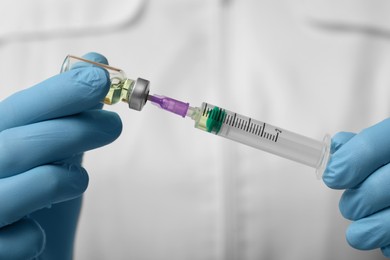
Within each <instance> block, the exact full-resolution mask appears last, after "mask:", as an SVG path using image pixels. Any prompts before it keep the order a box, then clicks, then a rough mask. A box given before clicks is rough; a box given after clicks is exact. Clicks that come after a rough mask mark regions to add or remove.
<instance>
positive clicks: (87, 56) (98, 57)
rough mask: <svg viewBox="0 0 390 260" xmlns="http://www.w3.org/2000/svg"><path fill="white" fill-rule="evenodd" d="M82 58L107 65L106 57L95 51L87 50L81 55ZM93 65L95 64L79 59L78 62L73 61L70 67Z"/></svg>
mask: <svg viewBox="0 0 390 260" xmlns="http://www.w3.org/2000/svg"><path fill="white" fill-rule="evenodd" d="M82 58H84V59H86V60H89V61H93V62H97V63H101V64H105V65H108V60H107V58H106V57H104V56H103V55H101V54H99V53H96V52H89V53H87V54H85V55H83V56H82ZM93 66H96V65H93V64H91V63H87V62H82V61H80V62H77V63H74V64H73V65H72V67H71V68H70V69H77V68H82V67H93Z"/></svg>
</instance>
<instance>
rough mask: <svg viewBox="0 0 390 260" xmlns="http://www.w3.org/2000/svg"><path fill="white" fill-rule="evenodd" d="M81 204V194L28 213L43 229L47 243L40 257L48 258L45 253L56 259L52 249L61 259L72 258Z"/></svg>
mask: <svg viewBox="0 0 390 260" xmlns="http://www.w3.org/2000/svg"><path fill="white" fill-rule="evenodd" d="M81 206H82V196H80V197H77V198H75V199H72V200H68V201H65V202H61V203H57V204H55V205H53V206H52V207H51V208H45V209H41V210H38V211H36V212H34V213H32V214H30V217H31V218H33V219H34V220H35V221H37V222H38V223H39V225H41V227H42V229H43V230H44V231H45V235H46V241H47V243H46V247H45V248H46V249H45V251H43V253H42V254H41V255H40V257H41V258H42V259H49V257H48V256H47V255H50V257H51V258H50V259H54V260H56V259H57V258H55V257H54V255H53V251H54V252H55V255H56V256H61V259H73V258H72V255H73V251H74V250H73V249H74V240H75V235H76V229H77V223H78V219H79V215H80V210H81ZM59 236H60V237H61V239H59ZM45 257H46V258H45Z"/></svg>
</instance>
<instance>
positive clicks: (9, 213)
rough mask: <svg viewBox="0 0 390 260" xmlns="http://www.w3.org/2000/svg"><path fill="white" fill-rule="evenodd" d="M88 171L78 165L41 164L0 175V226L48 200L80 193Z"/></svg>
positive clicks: (20, 216) (75, 195) (63, 198)
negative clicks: (4, 175)
mask: <svg viewBox="0 0 390 260" xmlns="http://www.w3.org/2000/svg"><path fill="white" fill-rule="evenodd" d="M87 186H88V174H87V172H86V171H85V169H84V168H82V167H81V166H80V165H53V164H50V165H49V164H48V165H43V166H39V167H36V168H33V169H31V170H29V171H27V172H24V173H21V174H18V175H15V176H12V177H8V178H3V179H0V205H1V208H0V210H1V214H0V227H3V226H6V225H9V224H10V223H13V222H15V221H17V220H19V219H21V218H22V217H24V216H26V215H28V214H30V213H32V212H35V211H37V210H39V209H42V208H45V207H50V206H51V205H52V204H55V203H59V202H62V201H67V200H70V199H73V198H76V197H78V196H80V195H81V194H82V193H83V192H84V191H85V190H86V188H87Z"/></svg>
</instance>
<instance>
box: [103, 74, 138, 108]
mask: <svg viewBox="0 0 390 260" xmlns="http://www.w3.org/2000/svg"><path fill="white" fill-rule="evenodd" d="M133 86H134V81H133V80H131V79H124V80H118V79H115V78H114V79H111V86H110V90H109V91H108V93H107V95H106V97H105V98H104V103H105V104H108V105H113V104H116V103H118V102H119V101H123V102H126V103H127V102H128V101H129V93H131V91H132V89H133Z"/></svg>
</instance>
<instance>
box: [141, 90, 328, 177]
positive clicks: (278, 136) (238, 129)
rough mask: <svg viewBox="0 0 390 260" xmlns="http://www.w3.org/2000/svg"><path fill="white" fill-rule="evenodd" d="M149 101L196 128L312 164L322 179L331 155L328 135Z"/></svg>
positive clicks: (160, 100) (172, 101)
mask: <svg viewBox="0 0 390 260" xmlns="http://www.w3.org/2000/svg"><path fill="white" fill-rule="evenodd" d="M148 100H149V101H150V102H152V103H153V104H155V105H157V106H158V107H160V108H161V109H164V110H166V111H169V112H172V113H175V114H178V115H180V116H182V117H186V116H187V117H190V118H191V119H193V120H194V121H195V128H198V129H201V130H203V131H207V132H209V133H213V134H215V135H218V136H222V137H225V138H228V139H230V140H233V141H236V142H239V143H242V144H246V145H248V146H251V147H254V148H257V149H260V150H263V151H266V152H269V153H272V154H275V155H279V156H281V157H284V158H287V159H290V160H293V161H296V162H299V163H302V164H305V165H308V166H310V167H313V168H315V169H316V171H317V175H318V176H321V175H322V173H323V171H324V169H325V167H326V164H327V161H328V158H329V152H330V137H329V136H328V135H326V136H325V138H324V140H323V141H318V140H315V139H312V138H309V137H306V136H303V135H299V134H296V133H293V132H290V131H287V130H285V129H282V128H280V127H275V126H273V125H270V124H267V123H265V122H261V121H258V120H255V119H253V118H250V117H246V116H243V115H240V114H238V113H235V112H232V111H229V110H226V109H223V108H220V107H218V106H214V105H211V104H208V103H202V105H201V106H200V107H191V106H189V103H185V102H182V101H179V100H175V99H172V98H169V97H164V96H156V95H154V96H153V95H149V97H148Z"/></svg>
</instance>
